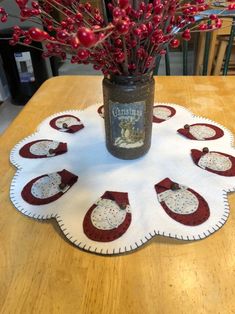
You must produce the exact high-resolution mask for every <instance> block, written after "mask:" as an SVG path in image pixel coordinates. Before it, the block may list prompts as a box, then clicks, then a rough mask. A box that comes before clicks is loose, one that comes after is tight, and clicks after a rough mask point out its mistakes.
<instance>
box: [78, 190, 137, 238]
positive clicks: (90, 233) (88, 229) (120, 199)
mask: <svg viewBox="0 0 235 314" xmlns="http://www.w3.org/2000/svg"><path fill="white" fill-rule="evenodd" d="M101 199H110V200H113V201H115V202H116V203H117V204H118V205H120V206H122V205H129V200H128V195H127V193H122V192H111V191H106V192H105V193H104V194H103V195H102V197H101ZM96 206H97V205H96V204H94V205H92V206H91V207H90V209H89V210H88V211H87V213H86V215H85V217H84V220H83V231H84V233H85V234H86V236H87V237H88V238H89V239H91V240H93V241H98V242H110V241H114V240H116V239H118V238H120V237H121V236H122V235H123V234H124V233H125V232H126V231H127V229H128V228H129V226H130V223H131V213H126V217H125V219H124V221H123V222H122V223H121V224H120V225H119V226H118V227H117V228H114V229H111V230H101V229H98V228H96V227H95V226H94V225H93V224H92V221H91V214H92V212H93V210H94V209H95V208H96Z"/></svg>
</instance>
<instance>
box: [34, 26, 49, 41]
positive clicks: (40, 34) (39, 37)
mask: <svg viewBox="0 0 235 314" xmlns="http://www.w3.org/2000/svg"><path fill="white" fill-rule="evenodd" d="M29 36H30V38H31V39H32V40H34V41H44V40H46V39H48V38H49V34H48V33H47V32H45V31H44V30H42V29H39V28H36V27H31V28H30V29H29Z"/></svg>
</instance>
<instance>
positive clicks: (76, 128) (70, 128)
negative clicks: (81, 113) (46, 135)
mask: <svg viewBox="0 0 235 314" xmlns="http://www.w3.org/2000/svg"><path fill="white" fill-rule="evenodd" d="M61 118H74V119H76V120H77V121H78V122H81V120H80V119H79V118H77V117H75V116H73V115H69V114H65V115H62V116H58V117H56V118H54V119H52V120H51V121H50V126H51V127H52V128H53V129H56V130H58V131H61V130H63V132H67V133H76V132H78V131H80V130H81V129H83V128H84V125H83V124H78V125H76V124H75V125H70V126H68V128H67V130H66V131H64V128H59V127H58V126H57V125H56V121H57V120H58V119H61Z"/></svg>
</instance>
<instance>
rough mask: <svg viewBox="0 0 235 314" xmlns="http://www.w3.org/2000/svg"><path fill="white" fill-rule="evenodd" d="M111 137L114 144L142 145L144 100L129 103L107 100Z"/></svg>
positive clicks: (143, 136) (143, 135) (121, 145)
mask: <svg viewBox="0 0 235 314" xmlns="http://www.w3.org/2000/svg"><path fill="white" fill-rule="evenodd" d="M109 106H110V107H109V108H110V112H109V114H110V128H111V138H112V142H113V145H114V146H117V147H122V148H136V147H141V146H143V145H144V139H145V110H146V108H145V107H146V106H145V101H139V102H134V103H129V104H123V103H121V104H120V103H118V102H112V101H110V102H109Z"/></svg>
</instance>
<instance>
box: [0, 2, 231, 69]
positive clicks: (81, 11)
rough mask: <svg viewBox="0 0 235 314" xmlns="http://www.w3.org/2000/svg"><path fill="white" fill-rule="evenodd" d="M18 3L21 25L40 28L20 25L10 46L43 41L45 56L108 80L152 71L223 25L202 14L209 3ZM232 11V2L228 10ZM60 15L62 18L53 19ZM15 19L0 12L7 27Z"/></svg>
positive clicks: (3, 10) (2, 11)
mask: <svg viewBox="0 0 235 314" xmlns="http://www.w3.org/2000/svg"><path fill="white" fill-rule="evenodd" d="M15 2H16V4H17V6H18V8H19V18H20V19H21V21H26V20H31V21H34V22H37V23H38V24H39V25H40V26H39V27H38V28H36V27H31V28H30V29H28V30H25V29H23V28H21V27H19V26H15V27H14V28H13V35H12V38H11V40H10V44H11V45H16V44H23V45H30V44H31V43H32V41H37V42H43V43H44V44H45V45H44V47H45V50H44V52H43V56H44V57H51V56H58V57H60V58H62V59H66V58H67V57H70V60H71V63H78V64H81V63H83V64H89V63H91V64H93V67H94V69H95V70H101V71H102V72H103V73H104V75H109V74H118V75H139V74H143V73H146V72H151V71H152V70H153V68H154V67H155V63H156V60H157V58H158V56H161V55H164V54H165V53H166V48H167V47H168V45H170V46H171V47H172V48H177V47H178V46H179V45H180V39H179V38H181V39H182V40H186V41H189V40H190V38H191V32H195V31H212V30H214V29H217V28H220V27H221V25H222V23H221V20H220V19H219V17H218V16H216V15H213V14H212V15H210V16H206V15H204V16H203V15H202V12H203V11H204V10H206V9H207V8H208V4H207V3H206V0H189V1H188V2H185V1H181V0H152V1H151V2H150V1H148V0H146V1H139V0H113V1H112V2H111V3H109V4H108V5H107V7H106V6H105V5H104V4H103V9H102V10H101V11H100V10H99V9H98V8H94V7H93V6H92V5H91V4H90V3H89V2H87V3H80V1H79V0H44V1H30V0H15ZM102 3H104V1H103V0H102ZM233 9H235V3H233V2H232V1H231V2H230V3H229V5H228V10H233ZM55 11H57V13H59V15H60V19H58V18H57V19H56V18H55V17H54V14H53V13H54V12H55ZM198 15H201V16H202V18H201V20H200V21H198V20H197V21H196V19H195V16H198ZM11 16H12V15H11V14H10V13H9V14H8V13H7V12H6V11H5V9H4V7H0V19H1V22H2V23H5V22H6V21H7V19H8V18H9V17H11ZM12 17H14V16H12ZM109 17H111V18H109ZM208 20H209V21H210V23H208Z"/></svg>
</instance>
